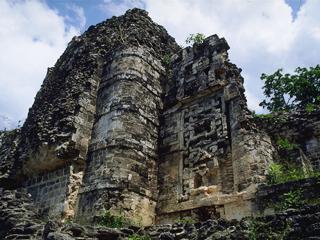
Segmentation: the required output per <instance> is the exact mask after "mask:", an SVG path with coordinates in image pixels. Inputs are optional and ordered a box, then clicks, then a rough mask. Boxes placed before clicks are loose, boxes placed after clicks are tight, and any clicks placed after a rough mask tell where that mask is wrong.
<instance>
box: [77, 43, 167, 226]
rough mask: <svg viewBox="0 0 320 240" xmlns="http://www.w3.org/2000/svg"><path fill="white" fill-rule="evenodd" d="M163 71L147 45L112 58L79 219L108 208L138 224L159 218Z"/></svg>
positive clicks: (106, 72) (103, 85) (101, 91)
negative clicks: (157, 201)
mask: <svg viewBox="0 0 320 240" xmlns="http://www.w3.org/2000/svg"><path fill="white" fill-rule="evenodd" d="M163 75H164V68H163V67H162V65H161V62H159V60H157V59H155V58H154V57H153V56H152V54H150V52H149V51H148V49H145V48H141V47H133V48H127V49H124V50H119V51H115V52H113V53H111V55H110V56H109V57H108V61H107V63H106V67H105V69H104V73H103V78H102V81H101V83H100V87H99V90H98V96H97V113H96V114H97V117H96V122H95V124H94V128H93V132H92V140H91V144H90V147H89V154H88V161H87V168H86V172H85V176H84V180H83V184H84V187H83V188H82V189H81V193H80V201H79V205H80V206H82V207H80V208H79V212H78V218H79V219H80V218H84V217H85V216H86V217H88V216H94V215H99V214H101V213H102V211H103V210H104V209H105V210H110V211H114V212H118V213H119V212H122V214H124V215H125V216H127V217H128V218H132V219H133V220H134V221H136V222H137V223H138V222H140V221H142V223H143V224H152V223H153V222H154V216H155V204H156V199H157V159H158V128H159V111H160V109H161V108H162V101H161V93H162V88H161V85H160V82H161V78H162V77H163ZM92 192H95V194H94V195H95V198H94V199H92V198H91V195H92ZM109 192H110V193H109ZM115 192H117V194H114V193H115ZM112 195H115V196H114V197H111V196H112Z"/></svg>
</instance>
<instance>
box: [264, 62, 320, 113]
mask: <svg viewBox="0 0 320 240" xmlns="http://www.w3.org/2000/svg"><path fill="white" fill-rule="evenodd" d="M261 79H262V80H263V81H264V86H263V89H264V95H265V96H266V98H267V99H266V100H264V101H262V102H261V103H260V106H262V107H264V108H267V109H268V110H269V111H271V112H275V111H283V110H284V111H286V110H290V109H294V108H297V107H299V108H305V109H306V110H307V111H311V110H313V109H314V108H315V107H316V106H319V105H320V65H317V66H315V67H310V68H309V69H308V68H300V67H298V68H296V70H295V73H294V74H289V73H283V70H282V69H278V70H277V71H276V72H274V73H273V74H271V75H267V74H265V73H263V74H262V75H261ZM311 104H312V105H311Z"/></svg>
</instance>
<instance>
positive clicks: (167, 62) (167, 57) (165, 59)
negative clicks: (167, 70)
mask: <svg viewBox="0 0 320 240" xmlns="http://www.w3.org/2000/svg"><path fill="white" fill-rule="evenodd" d="M162 62H163V63H164V64H165V65H167V66H168V65H170V64H171V56H170V55H169V54H166V55H164V56H163V58H162Z"/></svg>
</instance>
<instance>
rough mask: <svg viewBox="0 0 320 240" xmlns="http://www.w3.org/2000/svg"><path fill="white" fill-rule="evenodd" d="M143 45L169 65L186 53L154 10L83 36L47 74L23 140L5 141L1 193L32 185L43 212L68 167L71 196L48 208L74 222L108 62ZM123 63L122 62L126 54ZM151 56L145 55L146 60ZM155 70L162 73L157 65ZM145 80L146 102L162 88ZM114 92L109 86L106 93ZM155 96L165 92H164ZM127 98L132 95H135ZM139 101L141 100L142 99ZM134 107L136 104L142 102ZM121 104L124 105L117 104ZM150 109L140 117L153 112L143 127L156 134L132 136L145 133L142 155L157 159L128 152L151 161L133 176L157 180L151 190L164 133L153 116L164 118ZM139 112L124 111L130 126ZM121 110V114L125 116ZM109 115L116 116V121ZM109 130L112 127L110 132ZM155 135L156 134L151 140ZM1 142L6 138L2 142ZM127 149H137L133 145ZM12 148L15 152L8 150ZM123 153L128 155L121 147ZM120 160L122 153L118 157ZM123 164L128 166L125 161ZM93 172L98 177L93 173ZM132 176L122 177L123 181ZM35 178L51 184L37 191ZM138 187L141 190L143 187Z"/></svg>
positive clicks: (114, 21) (98, 27) (136, 13)
mask: <svg viewBox="0 0 320 240" xmlns="http://www.w3.org/2000/svg"><path fill="white" fill-rule="evenodd" d="M138 46H145V47H146V48H148V50H149V52H150V54H152V55H153V56H156V58H157V59H161V58H162V57H163V56H164V55H166V54H172V53H173V52H174V51H176V50H177V49H179V46H178V45H177V44H176V43H175V41H174V39H173V38H172V37H170V36H169V35H168V34H167V32H166V30H165V29H164V28H163V27H161V26H159V25H157V24H155V23H154V22H153V21H152V20H151V19H150V17H148V14H147V12H145V11H143V10H140V9H132V10H129V11H127V12H126V14H125V15H123V16H120V17H113V18H111V19H109V20H107V21H104V22H102V23H100V24H98V25H96V26H91V27H90V28H89V29H88V30H87V31H86V32H85V33H84V34H83V35H82V36H80V37H74V38H73V40H72V41H71V42H70V43H69V45H68V47H67V49H66V51H65V52H64V53H63V55H62V56H61V57H60V59H59V60H58V61H57V63H56V64H55V66H54V67H53V68H49V69H48V73H47V76H46V77H45V80H44V82H43V84H42V87H41V89H40V91H39V92H38V94H37V96H36V98H35V102H34V104H33V106H32V107H31V108H30V110H29V114H28V117H27V119H26V122H25V123H24V125H23V127H22V129H21V132H19V134H18V136H16V135H15V137H14V139H13V140H12V141H11V140H10V139H9V138H7V137H6V138H5V139H6V140H5V143H4V144H2V143H0V157H1V159H0V173H1V175H0V187H5V188H10V187H11V188H14V187H16V186H24V187H26V188H27V189H33V188H35V189H36V191H33V192H32V194H33V195H32V197H33V199H43V200H39V201H38V200H37V201H36V203H37V204H38V207H40V208H43V206H42V205H43V204H42V203H43V202H44V199H46V198H47V199H48V201H49V200H50V199H51V197H50V195H51V194H52V193H51V192H50V191H48V187H47V185H46V184H47V183H51V182H53V181H56V178H55V174H56V172H59V171H63V169H66V168H68V169H70V176H69V179H68V181H67V182H68V185H67V186H65V189H64V190H63V189H62V188H61V189H60V190H59V192H60V193H61V196H62V195H63V194H62V193H63V192H64V193H65V199H63V197H61V198H59V200H57V201H52V204H51V203H50V204H49V202H48V203H46V204H49V205H50V207H49V210H48V212H49V213H50V214H53V215H56V216H61V215H62V216H64V217H72V216H73V215H74V208H75V203H76V200H77V192H78V190H79V187H80V184H81V182H82V175H83V170H84V168H85V162H86V159H87V152H88V147H89V142H90V138H91V135H92V129H93V123H94V122H95V117H96V105H97V102H96V100H97V90H98V87H99V83H100V82H101V79H102V77H107V76H104V73H103V71H105V69H104V67H105V66H106V62H107V61H109V62H110V61H111V60H112V59H108V56H110V52H112V51H113V50H115V49H120V48H130V47H138ZM134 54H135V53H134ZM118 57H119V58H121V56H118ZM148 57H149V56H145V58H148ZM127 59H129V58H127ZM139 61H140V60H139ZM132 63H134V62H132V59H131V60H127V63H126V64H128V67H129V68H130V66H131V64H132ZM150 64H151V65H150V66H151V67H149V68H152V64H154V63H150ZM154 65H155V66H154V67H155V68H157V66H156V64H154ZM138 70H139V69H138ZM129 71H131V70H129ZM148 71H149V70H148ZM152 71H153V70H152ZM128 74H129V72H128ZM134 74H136V73H134ZM142 78H143V79H144V80H146V81H145V82H141V83H140V84H141V86H142V85H143V86H144V87H141V89H143V90H140V92H139V94H141V95H140V96H139V97H140V98H142V97H144V94H145V92H146V91H147V92H148V91H151V92H152V91H154V89H155V88H157V87H156V86H153V83H152V82H148V81H149V78H150V76H149V75H145V76H143V77H141V79H142ZM115 79H116V78H114V80H115ZM109 83H110V82H109ZM109 83H107V84H109ZM121 84H122V83H121ZM130 84H131V83H130V81H129V80H128V81H127V82H126V86H125V88H126V89H130V87H131V85H130ZM149 85H150V86H149ZM123 86H124V85H123V84H122V85H121V86H120V85H117V83H116V84H114V85H113V87H115V88H118V89H122V88H123ZM107 88H108V87H105V89H107ZM101 89H102V88H101ZM131 90H134V89H131ZM109 91H111V89H109ZM155 91H159V90H158V89H156V90H155ZM151 92H150V93H148V94H155V95H157V94H158V93H157V92H155V93H151ZM101 94H105V93H101ZM127 95H128V96H129V94H128V93H127ZM136 97H138V93H137V96H136ZM124 101H126V100H124ZM129 101H130V100H129ZM133 101H136V100H135V99H134V100H133ZM157 101H158V100H157ZM114 103H115V104H116V102H114ZM99 104H100V103H99ZM124 105H126V104H124ZM131 106H133V105H131ZM143 107H144V106H142V105H141V104H140V105H139V106H137V109H138V108H140V111H142V112H141V113H140V115H139V118H142V117H141V116H144V114H147V115H146V116H144V118H143V119H142V120H141V121H147V122H146V125H148V129H149V130H150V131H149V130H148V131H149V132H148V133H147V132H144V133H143V134H142V133H140V132H139V126H138V128H135V127H134V128H132V129H133V130H132V131H135V132H136V133H133V132H132V133H131V134H133V135H134V134H138V135H139V136H140V137H141V140H143V141H145V145H144V147H143V148H144V149H143V150H141V149H139V151H144V152H148V154H149V155H148V159H150V160H145V158H146V157H145V156H140V155H139V154H140V153H129V152H130V150H128V151H127V154H129V155H130V154H132V155H136V158H133V160H130V161H137V162H139V161H140V162H144V161H146V162H148V164H147V165H144V164H139V163H136V164H135V167H134V168H135V170H134V172H139V174H133V176H132V178H133V180H134V181H135V180H136V178H138V179H140V178H148V176H150V178H152V179H151V180H150V182H151V183H150V184H151V185H152V184H153V185H154V184H155V183H154V182H155V178H154V177H151V176H154V175H155V174H154V173H153V171H154V169H155V160H154V159H155V156H153V155H154V153H153V152H152V151H154V150H153V148H154V146H153V144H154V143H153V141H154V139H153V138H154V136H156V135H155V134H154V128H155V127H154V126H153V125H152V124H158V123H156V122H154V123H153V121H156V120H153V119H148V118H149V117H151V118H152V117H153V115H154V114H155V115H156V113H153V112H152V113H151V114H150V113H147V112H146V113H145V112H143V111H144V110H142V109H143ZM148 107H149V105H148V104H146V106H145V108H147V109H146V111H149V110H150V109H151V110H152V109H156V108H158V107H159V106H150V108H148ZM111 108H116V106H111ZM124 108H126V106H125V107H124ZM129 108H130V107H129ZM137 109H135V110H133V109H125V110H124V111H128V112H130V114H129V115H128V119H127V120H128V121H130V118H131V117H133V118H137V116H138V115H137V114H138V113H135V112H134V111H137ZM151 110H150V111H151ZM99 111H100V113H99V114H98V115H99V116H100V114H101V116H102V119H104V120H106V117H105V116H104V113H103V111H104V110H102V109H100V110H99ZM121 111H122V110H119V111H118V112H117V114H119V112H121ZM108 117H111V116H110V115H108ZM146 119H147V120H146ZM122 120H124V119H122ZM127 120H124V121H127ZM100 123H101V124H102V123H103V121H100V122H99V124H100ZM104 127H106V129H103V128H104ZM109 127H111V126H105V125H101V128H100V130H101V133H99V134H100V135H101V136H103V134H104V133H105V132H104V131H108V129H109ZM140 127H141V126H140ZM127 128H128V126H127V127H126V129H127ZM100 130H99V131H100ZM114 135H117V131H115V132H114ZM149 136H151V138H150V140H149ZM99 137H100V136H99ZM1 138H2V137H1V136H0V140H1ZM3 139H4V138H3ZM120 139H121V137H120ZM122 139H123V138H122ZM7 140H8V141H7ZM148 141H150V143H149V142H148ZM11 143H12V144H11ZM126 144H135V143H134V142H132V143H129V142H127V143H126ZM126 144H124V145H126ZM7 145H9V146H11V147H8V148H7ZM140 145H141V144H140ZM149 145H150V146H149ZM92 146H93V145H92ZM124 148H127V147H124ZM149 149H151V150H149ZM115 151H116V150H115ZM119 151H122V150H121V149H120V150H119ZM90 154H91V153H90ZM92 154H93V152H92ZM92 154H91V155H92ZM115 154H116V155H117V154H118V153H115ZM91 155H90V156H89V158H90V157H91ZM93 155H94V154H93ZM120 155H121V154H120ZM128 159H130V157H128ZM123 164H124V165H125V163H123ZM119 167H120V165H119ZM147 168H148V169H150V173H145V171H147ZM88 169H89V171H90V167H89V168H88ZM124 172H125V171H123V172H122V173H121V176H122V175H123V174H124ZM138 175H139V177H138ZM34 176H45V178H46V180H41V182H42V183H41V184H40V185H35V183H34V180H33V178H34ZM139 181H140V180H139ZM141 182H142V183H145V185H146V187H143V186H142V185H141V186H142V189H146V190H145V191H146V193H144V195H148V196H149V197H150V198H151V195H152V194H153V193H152V194H151V193H150V189H149V185H148V184H149V182H148V181H141ZM133 187H134V188H136V186H135V185H134V186H132V188H133ZM154 188H155V187H154ZM139 191H140V190H137V191H136V192H138V193H137V194H140V193H139ZM148 191H149V192H148ZM141 192H144V190H141ZM41 194H44V195H41ZM144 195H143V196H144ZM139 196H140V195H139ZM51 200H52V199H51ZM51 200H50V201H51ZM63 201H64V211H63V212H61V213H58V211H57V209H60V210H62V207H61V205H62V203H63ZM53 202H54V203H53ZM55 204H56V205H55Z"/></svg>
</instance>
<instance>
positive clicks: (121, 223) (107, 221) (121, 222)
mask: <svg viewBox="0 0 320 240" xmlns="http://www.w3.org/2000/svg"><path fill="white" fill-rule="evenodd" d="M96 221H97V223H98V224H99V225H101V226H104V227H109V228H122V227H125V226H127V225H131V222H130V221H129V220H128V219H126V218H125V217H124V216H121V215H119V216H117V215H113V214H111V213H110V211H104V212H103V214H102V215H100V216H97V217H96Z"/></svg>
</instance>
